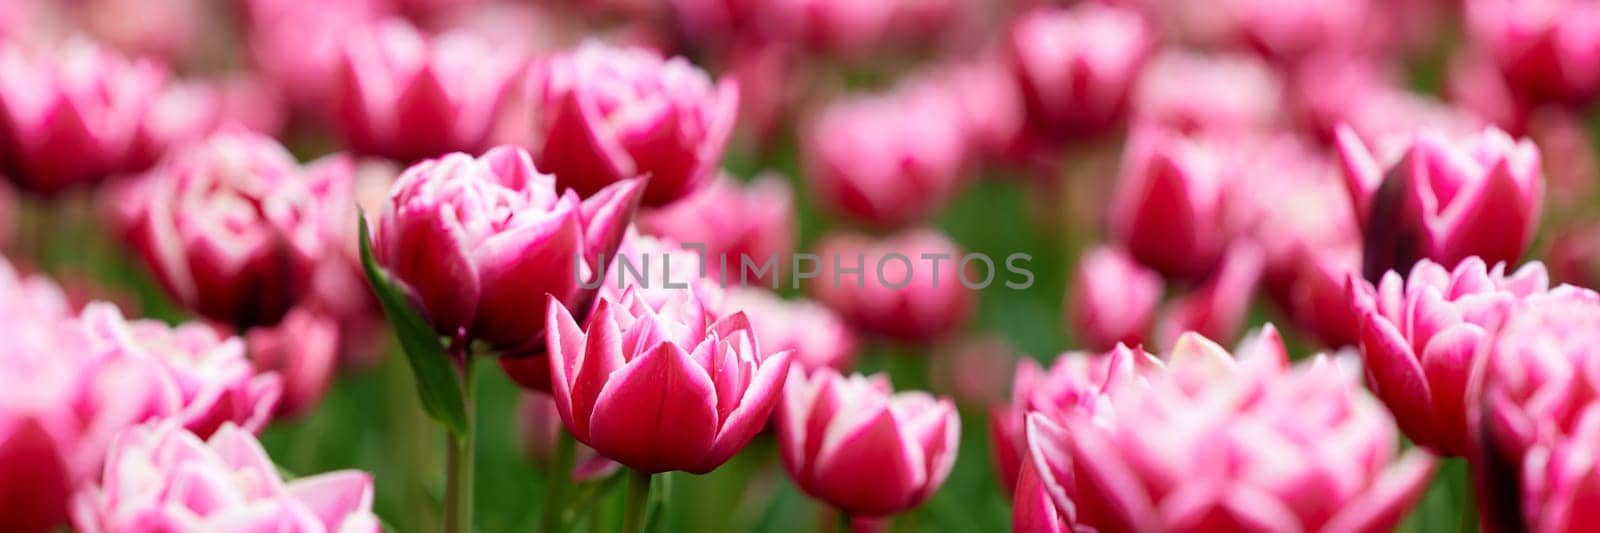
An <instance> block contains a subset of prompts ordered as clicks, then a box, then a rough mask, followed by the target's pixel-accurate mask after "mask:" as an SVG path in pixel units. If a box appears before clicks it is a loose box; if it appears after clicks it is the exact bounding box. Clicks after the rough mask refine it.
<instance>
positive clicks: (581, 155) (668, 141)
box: [532, 42, 739, 206]
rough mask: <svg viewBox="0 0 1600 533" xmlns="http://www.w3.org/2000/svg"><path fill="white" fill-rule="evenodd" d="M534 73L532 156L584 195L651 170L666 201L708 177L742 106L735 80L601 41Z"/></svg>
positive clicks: (652, 191) (658, 198)
mask: <svg viewBox="0 0 1600 533" xmlns="http://www.w3.org/2000/svg"><path fill="white" fill-rule="evenodd" d="M534 70H535V72H534V73H533V75H532V80H533V82H532V98H533V100H534V102H536V103H537V105H536V106H535V109H536V110H537V111H536V113H535V116H534V118H533V124H532V128H533V144H532V145H533V150H532V151H533V157H534V161H535V162H537V163H538V165H539V169H540V170H543V171H546V172H550V173H552V174H554V175H555V176H556V179H557V180H559V182H560V184H561V186H562V187H563V188H571V189H573V190H576V191H577V192H578V194H580V195H582V196H584V197H588V196H589V195H592V194H594V193H595V192H596V191H599V190H601V189H603V188H605V187H606V186H608V185H611V184H612V183H615V182H618V181H623V180H628V179H632V178H635V177H641V176H648V177H649V179H650V181H649V185H648V186H647V187H646V188H645V192H644V203H645V204H646V205H651V206H660V205H666V204H669V203H672V202H673V201H675V200H677V199H679V198H682V197H684V196H687V195H688V194H690V193H692V192H695V191H697V190H699V189H700V188H701V187H702V186H704V185H705V184H706V183H708V182H709V181H710V180H711V179H712V178H713V177H715V174H716V172H717V168H718V165H720V164H721V162H722V153H723V150H725V149H726V148H727V144H728V138H729V136H730V135H731V134H732V132H733V126H734V123H735V119H736V118H737V114H738V109H739V86H738V84H737V83H736V82H734V81H732V80H729V79H723V80H721V81H720V82H717V83H712V81H711V78H710V77H708V76H707V75H706V73H705V72H704V71H702V70H700V69H699V68H697V67H695V66H694V65H693V64H690V63H689V61H688V60H686V59H683V58H681V57H674V58H672V59H663V58H661V57H660V56H658V55H656V54H655V52H652V51H649V50H645V49H642V48H614V47H611V46H608V45H603V44H600V43H597V42H589V43H585V44H583V45H580V46H579V47H578V48H577V49H575V50H572V51H570V52H567V53H564V54H559V55H556V56H553V57H549V58H546V59H544V60H543V61H542V62H541V63H540V64H539V65H538V66H536V67H535V69H534Z"/></svg>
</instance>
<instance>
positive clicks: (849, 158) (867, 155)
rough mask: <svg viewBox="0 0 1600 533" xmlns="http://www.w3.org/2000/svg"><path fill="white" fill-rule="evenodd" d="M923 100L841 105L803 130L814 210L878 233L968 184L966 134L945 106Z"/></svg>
mask: <svg viewBox="0 0 1600 533" xmlns="http://www.w3.org/2000/svg"><path fill="white" fill-rule="evenodd" d="M927 96H928V95H919V94H915V93H912V92H911V91H900V92H893V93H887V94H878V95H863V96H855V97H850V98H846V99H844V100H842V101H838V102H834V103H832V104H830V105H829V106H828V107H827V108H825V109H823V110H822V111H821V112H820V114H818V115H817V117H816V119H815V120H814V121H813V122H812V123H811V124H810V125H809V126H807V127H805V128H803V129H802V131H801V134H800V135H801V153H802V158H803V160H804V162H805V169H806V178H807V182H808V183H809V184H810V186H811V190H812V191H813V192H814V193H815V198H816V199H817V201H818V203H820V204H822V206H823V207H824V208H827V209H828V210H830V211H832V212H835V213H838V214H841V215H844V216H846V217H848V218H850V219H851V220H853V221H856V222H859V223H862V224H866V225H869V226H873V227H878V228H891V229H892V228H900V227H904V226H907V225H911V224H915V223H917V222H921V221H923V220H925V219H927V218H930V217H932V216H933V215H936V214H938V212H939V211H940V210H941V209H943V208H944V207H945V205H946V204H948V203H949V202H950V201H951V199H953V198H954V197H955V195H956V193H957V192H959V189H960V188H961V186H962V185H964V184H966V182H967V180H968V178H969V176H968V174H967V173H966V172H965V171H966V168H965V165H966V163H967V153H966V148H967V146H968V145H967V132H966V130H965V129H964V128H963V127H962V119H961V117H960V116H959V115H958V114H957V110H956V107H955V106H954V105H953V103H952V102H951V101H950V100H949V99H947V98H930V97H927Z"/></svg>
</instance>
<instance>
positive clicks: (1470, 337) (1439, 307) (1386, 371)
mask: <svg viewBox="0 0 1600 533" xmlns="http://www.w3.org/2000/svg"><path fill="white" fill-rule="evenodd" d="M1548 287H1549V279H1548V277H1547V275H1546V274H1545V270H1544V265H1542V264H1539V263H1530V264H1528V265H1525V266H1523V267H1522V268H1520V269H1518V270H1517V271H1516V272H1514V273H1512V274H1509V275H1508V274H1506V272H1505V265H1504V264H1496V265H1495V266H1494V268H1492V269H1491V268H1488V267H1487V266H1486V265H1485V264H1484V262H1483V261H1482V260H1480V259H1478V258H1476V257H1473V258H1468V259H1467V260H1466V261H1463V262H1462V263H1461V265H1460V266H1457V267H1456V268H1455V270H1454V271H1448V270H1445V268H1444V267H1443V266H1440V265H1439V264H1438V263H1434V262H1432V261H1426V260H1424V261H1421V262H1418V263H1417V265H1416V266H1415V267H1412V269H1411V274H1410V275H1409V276H1407V277H1404V278H1402V277H1401V276H1400V274H1399V273H1397V272H1394V271H1390V272H1389V273H1387V274H1384V276H1383V279H1382V280H1381V281H1380V282H1379V283H1378V284H1377V285H1376V286H1374V285H1372V284H1370V283H1367V282H1365V281H1361V280H1359V279H1356V278H1353V277H1352V278H1351V280H1350V287H1349V298H1350V300H1349V302H1350V303H1349V306H1350V309H1351V310H1352V312H1354V313H1355V314H1356V316H1357V323H1358V324H1359V326H1360V332H1361V356H1362V360H1363V362H1364V363H1365V365H1364V366H1365V368H1366V371H1367V379H1368V382H1369V383H1370V384H1371V385H1372V389H1373V390H1374V391H1375V392H1376V393H1377V396H1378V397H1379V398H1381V399H1382V400H1383V402H1384V404H1386V405H1387V406H1388V407H1389V410H1390V412H1393V413H1394V416H1395V420H1396V422H1398V423H1399V425H1400V429H1401V431H1404V432H1405V434H1406V436H1407V437H1410V438H1411V440H1412V441H1414V442H1417V443H1418V444H1421V445H1424V446H1427V447H1428V448H1429V449H1431V450H1433V451H1434V452H1435V453H1438V454H1440V455H1461V454H1464V453H1466V452H1467V444H1468V443H1467V425H1466V424H1467V419H1466V406H1467V402H1468V400H1469V399H1468V398H1467V396H1466V395H1467V381H1468V377H1469V375H1470V371H1471V369H1472V368H1473V365H1474V360H1475V357H1476V354H1477V353H1478V351H1479V345H1480V343H1482V342H1483V341H1484V339H1485V338H1486V337H1487V336H1488V335H1489V332H1490V330H1491V328H1494V327H1495V326H1496V325H1498V324H1499V323H1500V321H1502V320H1505V319H1506V318H1507V317H1508V316H1510V314H1511V313H1513V312H1514V311H1515V310H1516V309H1517V308H1518V307H1519V306H1521V305H1522V303H1523V300H1525V299H1528V298H1530V297H1533V296H1534V295H1538V294H1541V293H1544V292H1545V291H1546V290H1547V289H1548Z"/></svg>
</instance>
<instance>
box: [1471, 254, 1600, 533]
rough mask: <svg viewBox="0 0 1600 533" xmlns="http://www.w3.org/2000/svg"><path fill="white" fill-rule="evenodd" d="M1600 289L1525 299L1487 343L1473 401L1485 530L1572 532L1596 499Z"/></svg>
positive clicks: (1570, 290) (1566, 290)
mask: <svg viewBox="0 0 1600 533" xmlns="http://www.w3.org/2000/svg"><path fill="white" fill-rule="evenodd" d="M1596 332H1600V294H1596V293H1595V292H1594V291H1591V290H1588V289H1580V288H1576V287H1570V286H1563V287H1559V288H1557V289H1554V290H1552V291H1550V293H1549V294H1544V295H1539V296H1534V297H1530V298H1528V304H1527V306H1526V308H1525V309H1523V310H1522V311H1519V312H1518V313H1516V315H1514V316H1512V317H1511V318H1510V319H1509V321H1507V322H1506V323H1505V325H1504V326H1502V327H1501V328H1500V329H1499V331H1498V332H1497V333H1495V334H1494V336H1493V338H1491V339H1489V340H1488V341H1486V344H1487V345H1488V350H1487V352H1488V353H1487V355H1485V356H1484V357H1482V358H1480V360H1479V361H1478V363H1477V364H1478V365H1479V368H1477V369H1476V370H1475V371H1474V382H1473V385H1472V387H1471V388H1470V389H1469V395H1470V396H1469V397H1470V398H1471V399H1474V400H1476V401H1474V402H1473V403H1472V404H1471V405H1470V406H1469V410H1470V411H1471V413H1470V415H1469V416H1470V424H1471V432H1472V433H1471V434H1472V436H1473V438H1474V439H1476V440H1475V441H1474V442H1473V444H1475V447H1474V452H1475V455H1474V456H1472V457H1471V458H1472V459H1473V463H1474V467H1475V468H1474V481H1475V482H1476V483H1477V487H1476V489H1477V490H1475V491H1474V492H1475V493H1477V495H1478V501H1479V504H1480V509H1481V512H1482V516H1483V525H1484V530H1485V531H1499V532H1506V531H1530V532H1552V531H1574V530H1581V529H1584V528H1585V527H1587V526H1588V524H1589V522H1588V519H1587V518H1586V516H1587V515H1588V514H1589V510H1588V509H1587V508H1585V507H1583V506H1584V505H1585V503H1584V502H1589V501H1594V499H1595V498H1596V496H1597V492H1596V491H1597V487H1600V484H1596V478H1595V475H1596V472H1597V471H1600V470H1597V469H1596V468H1595V464H1594V457H1595V449H1594V446H1595V443H1596V442H1600V441H1597V440H1596V439H1600V395H1597V394H1596V391H1597V390H1600V387H1597V380H1596V376H1600V374H1597V373H1596V371H1597V370H1600V351H1597V350H1596V347H1597V346H1600V342H1597V341H1600V337H1597V336H1596Z"/></svg>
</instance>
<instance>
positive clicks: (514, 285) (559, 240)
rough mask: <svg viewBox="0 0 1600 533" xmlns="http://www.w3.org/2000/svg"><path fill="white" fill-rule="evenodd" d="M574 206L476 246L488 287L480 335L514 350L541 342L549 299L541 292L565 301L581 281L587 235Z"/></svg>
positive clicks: (479, 318) (484, 291)
mask: <svg viewBox="0 0 1600 533" xmlns="http://www.w3.org/2000/svg"><path fill="white" fill-rule="evenodd" d="M574 207H575V206H572V205H570V204H567V205H565V206H564V208H565V209H567V210H566V211H564V212H563V211H557V212H556V213H552V214H551V216H550V217H549V218H546V219H544V220H541V221H538V222H529V223H528V225H527V226H523V227H520V228H514V229H511V230H508V231H504V232H501V233H499V234H496V235H495V236H493V237H490V238H489V239H488V240H485V241H484V242H483V244H482V245H481V246H479V248H478V249H477V250H476V254H475V255H476V257H477V264H478V268H479V284H480V287H481V288H482V289H481V290H482V294H481V296H480V298H479V300H478V310H477V313H476V320H475V321H474V322H473V326H472V330H473V334H474V336H475V337H476V338H480V339H483V340H485V341H488V342H489V343H490V344H492V345H494V346H498V347H503V348H505V349H507V350H509V351H511V352H513V353H521V352H525V351H530V350H532V349H534V348H536V347H537V346H538V344H537V343H538V340H539V334H540V333H541V332H542V331H543V323H542V322H543V321H544V319H545V313H544V311H545V310H544V309H541V308H540V307H541V306H542V305H547V304H548V300H546V299H545V298H541V296H543V295H546V294H549V295H553V296H555V297H556V298H557V299H559V300H560V301H562V302H563V303H564V302H566V301H568V300H571V299H572V297H573V291H574V290H575V288H576V287H577V284H578V279H577V276H578V274H577V272H576V269H577V265H576V264H575V261H577V258H578V252H579V250H580V239H581V235H580V233H579V232H580V228H579V226H578V217H577V213H576V209H574ZM558 209H561V208H558ZM530 298H531V300H530ZM530 303H531V304H532V305H530Z"/></svg>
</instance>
